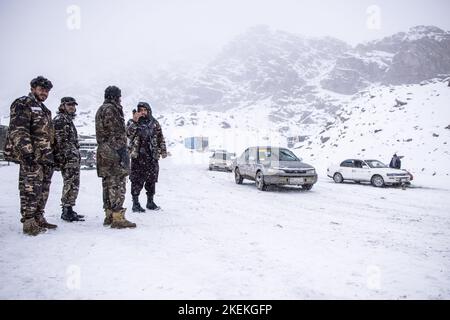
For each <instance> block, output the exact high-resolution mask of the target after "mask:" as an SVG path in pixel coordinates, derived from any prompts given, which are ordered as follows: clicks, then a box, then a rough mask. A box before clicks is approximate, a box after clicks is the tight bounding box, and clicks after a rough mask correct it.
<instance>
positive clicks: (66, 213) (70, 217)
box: [61, 206, 84, 222]
mask: <svg viewBox="0 0 450 320" xmlns="http://www.w3.org/2000/svg"><path fill="white" fill-rule="evenodd" d="M61 219H63V220H64V221H67V222H73V221H84V219H83V218H80V217H79V216H78V215H77V214H76V213H75V212H74V211H73V210H72V207H66V206H64V207H62V214H61Z"/></svg>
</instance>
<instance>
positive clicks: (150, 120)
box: [127, 102, 167, 212]
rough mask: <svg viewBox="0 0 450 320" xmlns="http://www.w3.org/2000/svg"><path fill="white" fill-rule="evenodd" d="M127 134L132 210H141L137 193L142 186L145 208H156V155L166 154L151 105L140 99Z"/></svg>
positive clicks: (162, 137)
mask: <svg viewBox="0 0 450 320" xmlns="http://www.w3.org/2000/svg"><path fill="white" fill-rule="evenodd" d="M127 136H128V138H129V139H130V149H131V174H130V180H131V195H132V196H133V212H144V211H145V209H143V208H142V207H141V205H140V203H139V194H140V193H141V190H142V188H143V187H144V185H145V190H146V191H147V205H146V208H147V209H150V210H157V209H159V207H158V206H157V205H156V204H155V202H154V201H153V197H154V195H155V184H156V182H158V174H159V163H158V161H159V158H160V157H161V156H162V157H163V158H165V157H167V149H166V143H165V141H164V136H163V133H162V129H161V126H160V124H159V122H158V121H157V120H156V119H155V118H154V117H153V116H152V110H151V108H150V105H149V104H148V103H146V102H139V104H138V110H137V112H135V113H134V114H133V119H130V120H129V121H128V124H127Z"/></svg>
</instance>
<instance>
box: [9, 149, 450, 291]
mask: <svg viewBox="0 0 450 320" xmlns="http://www.w3.org/2000/svg"><path fill="white" fill-rule="evenodd" d="M171 151H172V154H173V156H172V157H170V158H167V159H164V160H161V162H160V165H161V172H160V182H159V183H158V184H157V196H156V198H155V200H156V202H157V203H158V204H159V205H160V206H161V207H162V208H163V209H162V210H161V211H158V212H149V211H147V212H145V213H142V214H137V213H131V212H127V217H128V218H129V219H130V220H132V221H134V222H136V223H137V224H138V227H137V228H136V229H134V230H112V229H110V228H107V227H103V225H102V221H103V210H102V200H101V182H100V179H99V178H97V176H96V172H95V170H90V171H89V170H84V171H82V176H81V189H80V196H79V200H78V205H77V207H76V210H77V211H78V212H79V213H82V214H86V215H87V219H86V221H85V222H82V223H66V222H63V221H62V220H60V219H59V214H60V208H59V197H60V192H61V189H62V181H61V177H60V174H59V173H58V172H56V173H55V175H54V178H53V183H52V186H51V194H50V198H49V201H48V205H47V210H46V211H47V214H46V216H47V219H48V220H49V221H50V222H56V223H57V224H58V225H59V226H58V229H57V230H51V231H48V232H47V233H45V234H43V235H39V236H37V237H29V236H25V235H23V234H22V230H21V224H20V222H19V218H20V217H19V198H18V190H17V187H16V185H17V177H18V167H17V166H15V165H11V166H1V167H0V176H1V177H2V183H1V184H0V194H2V201H1V202H0V228H1V230H0V246H1V248H2V250H1V251H0V283H1V286H0V298H2V299H15V298H18V299H26V298H37V299H123V298H126V299H129V298H136V299H303V298H304V299H313V298H319V299H332V298H343V299H361V298H368V299H379V298H381V299H448V298H450V259H449V254H450V251H449V244H450V231H449V230H450V218H449V215H448V208H449V205H450V197H448V192H449V190H448V189H445V188H429V187H426V186H420V185H416V186H415V188H408V189H407V190H401V189H395V188H383V189H378V188H374V187H371V186H369V185H355V184H350V183H345V184H334V183H333V182H332V181H331V180H330V179H328V178H327V177H325V176H323V175H321V176H320V178H319V181H318V183H317V184H316V185H315V186H314V188H313V189H312V190H311V191H301V190H299V189H298V188H294V187H291V188H287V187H286V188H276V189H272V190H270V191H268V192H260V191H258V190H257V189H256V188H255V186H254V184H253V183H251V182H250V181H247V180H245V181H244V184H243V185H236V184H235V182H234V179H233V174H231V173H226V172H214V171H212V172H210V171H208V170H207V156H208V154H207V153H196V152H195V153H190V152H187V151H186V150H184V149H181V148H179V147H177V148H175V150H171ZM129 188H130V184H129V183H128V184H127V198H126V206H127V207H128V208H131V196H130V194H129ZM143 201H144V195H143V194H142V195H141V203H142V202H143Z"/></svg>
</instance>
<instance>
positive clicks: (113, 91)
mask: <svg viewBox="0 0 450 320" xmlns="http://www.w3.org/2000/svg"><path fill="white" fill-rule="evenodd" d="M121 96H122V91H120V89H119V88H118V87H116V86H109V87H108V88H106V89H105V99H111V100H115V99H117V98H120V97H121Z"/></svg>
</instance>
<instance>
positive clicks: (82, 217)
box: [70, 207, 84, 221]
mask: <svg viewBox="0 0 450 320" xmlns="http://www.w3.org/2000/svg"><path fill="white" fill-rule="evenodd" d="M70 210H71V211H72V212H73V214H74V215H75V216H76V217H77V218H78V219H83V220H78V221H84V215H82V214H78V212H76V211H74V210H73V207H70Z"/></svg>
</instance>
